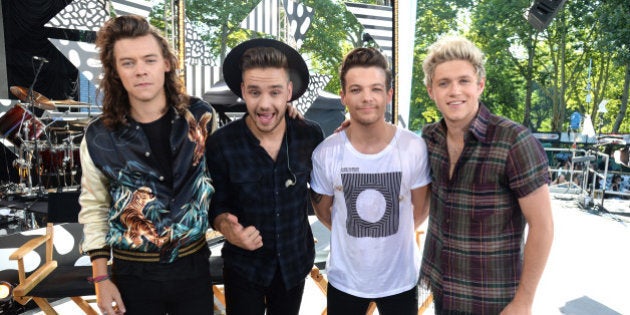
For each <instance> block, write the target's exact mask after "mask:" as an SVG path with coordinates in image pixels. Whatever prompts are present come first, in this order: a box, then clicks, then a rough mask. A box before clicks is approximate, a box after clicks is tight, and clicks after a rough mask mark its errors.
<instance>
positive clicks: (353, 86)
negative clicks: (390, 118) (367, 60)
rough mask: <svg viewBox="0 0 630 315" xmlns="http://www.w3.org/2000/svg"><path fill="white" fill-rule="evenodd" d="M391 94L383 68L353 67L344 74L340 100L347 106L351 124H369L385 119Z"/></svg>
mask: <svg viewBox="0 0 630 315" xmlns="http://www.w3.org/2000/svg"><path fill="white" fill-rule="evenodd" d="M392 94H393V90H392V89H389V90H388V89H387V85H386V76H385V71H384V70H383V69H381V68H378V67H353V68H351V69H350V70H348V72H347V73H346V74H345V86H344V89H343V90H342V92H341V102H342V103H343V104H344V105H346V107H347V108H348V112H349V113H350V119H351V120H352V123H353V124H354V123H357V124H361V125H370V124H373V123H375V122H380V121H383V120H384V119H385V110H386V109H387V104H388V103H389V102H390V101H391V100H392Z"/></svg>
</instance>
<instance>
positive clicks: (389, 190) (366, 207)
mask: <svg viewBox="0 0 630 315" xmlns="http://www.w3.org/2000/svg"><path fill="white" fill-rule="evenodd" d="M401 174H402V173H401V172H391V173H377V174H356V173H342V174H341V180H342V183H343V192H344V196H345V201H346V209H347V212H348V216H347V218H346V229H347V230H348V234H349V235H350V236H354V237H387V236H390V235H393V234H396V232H398V225H399V221H400V211H399V207H398V196H399V194H400V182H401V176H402V175H401Z"/></svg>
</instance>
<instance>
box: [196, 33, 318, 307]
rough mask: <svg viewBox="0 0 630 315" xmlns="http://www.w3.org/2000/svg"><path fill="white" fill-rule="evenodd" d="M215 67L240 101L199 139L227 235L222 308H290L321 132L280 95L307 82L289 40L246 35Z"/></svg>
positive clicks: (214, 212)
mask: <svg viewBox="0 0 630 315" xmlns="http://www.w3.org/2000/svg"><path fill="white" fill-rule="evenodd" d="M223 76H224V78H225V82H226V83H227V85H228V86H229V87H230V89H231V90H232V91H233V92H234V93H236V94H237V95H238V96H240V97H241V98H242V99H243V100H244V101H245V103H246V105H247V113H246V114H245V115H244V116H243V117H242V118H241V119H239V120H236V121H234V122H232V123H230V124H228V125H226V126H224V127H222V128H220V129H219V130H218V131H217V132H216V133H215V134H214V135H213V136H212V137H211V138H210V141H209V143H208V150H209V152H213V154H212V156H210V157H208V168H209V171H210V175H211V177H212V181H213V186H214V187H215V189H216V193H215V195H214V196H213V198H212V202H211V205H210V214H209V216H210V222H211V223H212V225H213V227H214V229H215V230H218V231H220V232H221V233H222V234H223V235H224V236H225V238H226V240H227V242H226V243H225V245H224V246H223V252H222V254H223V259H224V272H223V273H224V285H225V295H226V304H227V305H226V307H227V313H228V314H230V315H233V314H246V315H250V314H264V313H265V310H266V312H267V314H298V312H299V309H300V304H301V301H302V293H303V291H304V280H305V278H306V275H307V274H308V272H309V271H310V269H311V267H312V265H313V261H314V257H315V250H314V243H313V234H312V232H311V229H310V225H309V222H308V215H307V201H308V190H307V183H308V182H309V180H310V172H311V168H312V163H311V154H312V152H313V150H314V149H315V147H316V146H317V145H318V144H319V143H320V142H321V141H322V140H323V132H322V130H321V128H320V127H319V125H317V124H316V123H314V122H312V121H308V120H301V119H297V120H296V119H291V118H289V116H288V115H287V107H288V105H287V102H290V101H293V100H295V99H297V98H299V97H300V96H301V95H302V94H303V93H304V92H305V91H306V88H307V87H308V82H309V73H308V68H307V66H306V63H305V62H304V60H303V59H302V57H301V56H300V54H299V53H298V52H297V51H295V50H294V49H293V48H291V47H289V46H288V45H286V44H284V43H282V42H279V41H276V40H270V39H254V40H249V41H246V42H244V43H242V44H240V45H238V46H237V47H235V48H234V49H232V50H231V51H230V53H229V54H228V56H227V57H226V59H225V62H224V64H223Z"/></svg>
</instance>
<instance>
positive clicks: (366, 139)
mask: <svg viewBox="0 0 630 315" xmlns="http://www.w3.org/2000/svg"><path fill="white" fill-rule="evenodd" d="M395 134H396V126H394V125H392V124H389V123H387V122H386V121H385V120H383V121H382V122H379V123H376V124H370V125H362V124H359V123H357V122H351V123H350V127H348V129H347V130H346V136H347V137H348V140H349V141H350V143H351V144H352V146H353V147H354V148H355V149H356V150H357V151H359V152H361V153H366V154H372V153H378V152H380V151H382V150H383V149H384V148H385V147H387V145H389V143H390V142H391V141H392V139H393V138H394V135H395Z"/></svg>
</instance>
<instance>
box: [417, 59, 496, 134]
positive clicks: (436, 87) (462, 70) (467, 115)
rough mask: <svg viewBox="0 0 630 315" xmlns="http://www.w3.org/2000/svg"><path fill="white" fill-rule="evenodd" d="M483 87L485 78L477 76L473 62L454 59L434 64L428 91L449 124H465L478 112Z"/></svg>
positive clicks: (464, 125)
mask: <svg viewBox="0 0 630 315" xmlns="http://www.w3.org/2000/svg"><path fill="white" fill-rule="evenodd" d="M484 87H485V78H478V76H477V72H476V70H475V68H474V67H473V65H472V64H471V63H470V62H468V61H465V60H451V61H446V62H443V63H441V64H439V65H437V66H436V67H435V72H434V74H433V80H432V83H431V85H429V86H427V91H428V92H429V96H430V97H431V99H432V100H433V101H434V102H435V104H436V106H437V108H438V110H439V111H440V112H441V113H442V116H443V117H444V120H445V121H446V124H447V125H457V126H462V127H466V126H468V125H470V123H471V122H472V120H473V119H474V118H475V115H476V114H477V110H478V109H479V97H480V96H481V93H482V92H483V89H484Z"/></svg>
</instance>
